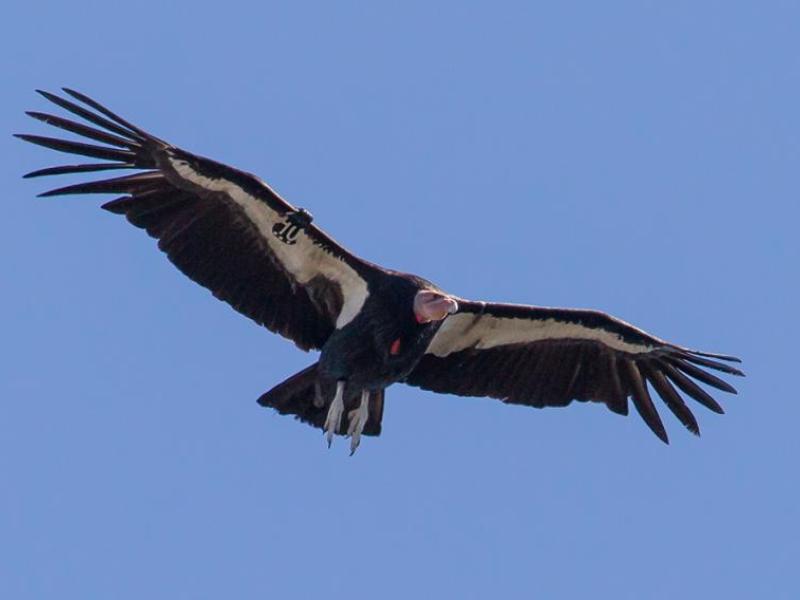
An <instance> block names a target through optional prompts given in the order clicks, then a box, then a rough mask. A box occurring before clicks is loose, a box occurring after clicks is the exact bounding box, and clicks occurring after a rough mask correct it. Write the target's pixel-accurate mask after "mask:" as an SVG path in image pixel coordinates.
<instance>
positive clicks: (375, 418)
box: [258, 363, 384, 436]
mask: <svg viewBox="0 0 800 600" xmlns="http://www.w3.org/2000/svg"><path fill="white" fill-rule="evenodd" d="M317 364H318V363H314V364H313V365H311V366H310V367H306V368H305V369H303V370H302V371H300V372H299V373H295V374H294V375H292V376H291V377H289V379H287V380H285V381H283V382H282V383H279V384H278V385H276V386H275V387H274V388H272V389H271V390H270V391H268V392H267V393H266V394H264V395H262V396H261V397H260V398H259V399H258V403H259V404H260V405H261V406H268V407H270V408H274V409H275V410H277V411H278V412H279V413H280V414H282V415H294V417H295V419H298V420H300V421H302V422H303V423H308V424H309V425H311V426H312V427H316V428H317V429H320V430H321V429H323V427H324V425H325V417H327V415H328V408H329V407H330V405H331V402H332V401H333V394H334V390H335V387H334V384H333V383H332V382H331V383H326V382H324V381H323V380H321V379H320V378H319V374H318V372H317ZM345 390H346V391H345V398H344V407H345V415H346V414H347V413H348V412H350V411H351V410H355V409H356V408H358V405H359V402H360V401H361V390H359V389H357V388H345ZM383 399H384V390H379V391H375V392H371V393H370V398H369V418H368V419H367V423H366V425H365V426H364V431H363V435H375V436H377V435H380V433H381V421H382V420H383ZM346 421H347V419H346V418H345V419H342V424H341V427H340V429H339V431H337V432H336V433H338V434H340V435H344V433H345V432H346V431H347V422H346Z"/></svg>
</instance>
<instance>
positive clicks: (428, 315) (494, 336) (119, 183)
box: [18, 89, 742, 445]
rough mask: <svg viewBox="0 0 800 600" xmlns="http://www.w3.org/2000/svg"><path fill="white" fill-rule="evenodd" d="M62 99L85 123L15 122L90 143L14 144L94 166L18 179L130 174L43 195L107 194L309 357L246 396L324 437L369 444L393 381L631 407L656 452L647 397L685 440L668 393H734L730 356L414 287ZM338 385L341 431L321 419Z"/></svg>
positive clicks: (194, 271) (254, 189)
mask: <svg viewBox="0 0 800 600" xmlns="http://www.w3.org/2000/svg"><path fill="white" fill-rule="evenodd" d="M64 91H65V92H66V94H67V95H68V96H69V97H70V98H69V99H68V98H64V97H60V96H57V95H55V94H51V93H48V92H40V94H41V95H42V96H44V97H45V98H46V99H47V100H49V101H51V102H53V103H54V104H56V105H57V106H59V107H61V108H62V109H64V110H66V111H68V112H70V113H72V114H73V115H75V116H77V117H79V118H80V119H83V120H85V121H86V122H88V123H89V124H88V125H87V124H84V123H81V122H78V121H73V120H70V119H67V118H64V117H60V116H56V115H50V114H47V113H43V112H37V111H31V112H28V113H27V114H28V115H30V116H31V117H33V118H34V119H36V120H38V121H41V122H43V123H46V124H48V125H51V126H53V127H56V128H58V129H61V130H63V131H66V132H68V133H70V134H75V135H78V136H81V137H83V138H86V139H88V140H90V141H91V142H92V143H86V142H82V141H73V140H66V139H60V138H53V137H46V136H41V135H31V134H19V135H18V137H19V138H21V139H23V140H25V141H27V142H30V143H33V144H37V145H39V146H43V147H46V148H49V149H52V150H56V151H59V152H65V153H69V154H76V155H80V156H86V157H90V158H93V159H99V160H101V161H106V162H99V163H88V164H72V165H65V166H55V167H48V168H44V169H38V170H36V171H33V172H31V173H28V174H27V175H26V176H25V177H41V176H51V175H63V174H82V173H92V172H104V171H109V170H124V169H132V170H134V171H135V172H134V173H133V174H127V175H123V176H118V177H111V178H107V179H100V180H97V181H90V182H84V183H77V184H73V185H68V186H64V187H59V188H56V189H53V190H50V191H48V192H45V193H43V194H41V195H42V196H59V195H67V194H92V193H103V194H109V193H110V194H115V195H118V196H119V197H118V198H116V199H114V200H111V201H110V202H107V203H105V204H104V205H103V208H105V209H106V210H108V211H110V212H113V213H116V214H120V215H123V216H125V217H126V218H127V220H128V221H130V222H131V223H132V224H133V225H135V226H137V227H139V228H142V229H144V230H145V231H147V233H148V234H149V235H151V236H152V237H154V238H156V239H157V240H158V246H159V248H160V249H161V250H162V251H163V252H164V253H165V254H166V255H167V257H168V258H169V259H170V261H172V262H173V264H175V265H176V266H177V267H178V268H179V269H180V270H181V271H182V272H183V273H185V274H186V275H187V276H188V277H190V278H191V279H193V280H194V281H196V282H197V283H199V284H201V285H203V286H204V287H206V288H208V289H209V290H210V291H211V292H212V293H213V294H214V295H215V296H216V297H217V298H219V299H220V300H223V301H225V302H227V303H228V304H230V305H231V306H232V307H233V308H235V309H236V310H237V311H239V312H241V313H242V314H244V315H246V316H248V317H250V318H251V319H253V320H254V321H255V322H257V323H259V324H261V325H264V326H265V327H267V328H268V329H270V330H271V331H273V332H276V333H279V334H281V335H283V336H284V337H286V338H288V339H290V340H292V341H293V342H294V343H295V344H296V345H297V346H298V347H300V348H302V349H304V350H320V351H321V354H320V359H319V361H318V362H316V363H314V364H313V365H311V366H310V367H308V368H307V369H304V370H303V371H301V372H300V373H298V374H296V375H294V376H292V377H290V378H289V379H287V380H286V381H284V382H283V383H281V384H279V385H278V386H276V387H275V388H273V389H272V390H270V391H269V392H267V393H266V394H264V395H262V396H261V398H260V399H259V402H260V403H261V404H263V405H265V406H270V407H272V408H274V409H275V410H277V411H278V412H279V413H281V414H291V415H294V416H296V417H297V418H298V419H300V420H302V421H304V422H306V423H309V424H311V425H313V426H315V427H318V428H327V429H328V431H329V433H331V434H332V433H339V434H344V433H347V432H350V433H351V434H353V435H354V436H355V437H358V435H359V434H360V433H363V434H364V435H378V434H379V433H380V431H381V426H382V423H381V419H382V416H383V407H384V397H385V396H384V390H385V388H386V387H388V386H389V385H391V384H393V383H396V382H405V383H408V384H410V385H415V386H419V387H421V388H424V389H429V390H433V391H435V392H442V393H451V394H458V395H463V396H488V397H492V398H497V399H500V400H502V401H504V402H508V403H513V404H522V405H528V406H535V407H544V406H566V405H568V404H570V403H571V402H572V401H573V400H578V401H592V402H601V403H604V404H605V405H606V406H608V408H609V409H610V410H611V411H613V412H615V413H618V414H623V415H625V414H627V413H628V399H630V400H631V401H632V402H633V405H634V407H635V408H636V410H637V412H638V413H639V414H640V416H641V417H642V419H643V420H644V421H645V423H646V424H647V425H648V426H649V427H650V429H651V430H652V431H653V432H654V433H655V434H656V435H657V436H658V437H659V438H660V439H661V440H663V441H664V442H667V433H666V430H665V428H664V425H663V423H662V421H661V418H660V416H659V414H658V411H657V409H656V405H655V403H654V400H653V397H652V396H651V391H653V392H655V394H657V395H658V397H660V398H661V399H662V400H663V402H664V403H665V404H666V405H667V407H668V408H669V410H670V411H671V412H672V413H673V414H674V415H675V416H676V417H677V418H678V420H679V421H680V422H681V423H682V424H683V425H684V426H685V427H686V428H687V429H689V430H690V431H692V432H693V433H695V434H698V433H699V427H698V424H697V420H696V419H695V417H694V415H693V414H692V412H691V410H690V409H689V407H688V406H687V405H686V403H685V402H684V400H683V398H682V396H681V394H680V393H679V392H678V390H680V391H681V392H683V393H684V394H685V395H686V396H688V397H690V398H692V399H694V400H696V401H697V402H699V403H700V404H702V405H704V406H706V407H707V408H709V409H710V410H712V411H714V412H719V413H721V412H722V408H721V407H720V405H719V404H718V403H717V402H716V400H714V399H713V398H712V397H711V395H710V394H709V393H708V392H706V391H705V390H704V389H703V388H701V387H700V386H699V385H698V383H696V381H697V382H700V383H703V384H705V385H708V386H710V387H712V388H716V389H718V390H721V391H724V392H729V393H735V390H734V388H733V387H732V386H731V385H730V384H728V383H727V382H725V381H723V380H722V379H720V378H719V377H717V376H716V375H713V374H712V373H710V372H709V370H715V371H718V372H721V373H725V374H727V375H742V372H741V371H740V370H738V369H737V368H735V367H733V366H731V365H730V364H728V363H730V362H738V359H736V358H734V357H732V356H726V355H718V354H711V353H705V352H698V351H694V350H690V349H687V348H684V347H681V346H677V345H675V344H671V343H669V342H665V341H664V340H661V339H659V338H656V337H654V336H651V335H649V334H647V333H645V332H644V331H642V330H640V329H637V328H636V327H633V326H632V325H629V324H628V323H625V322H624V321H620V320H619V319H615V318H613V317H611V316H609V315H606V314H604V313H601V312H598V311H589V310H574V309H557V308H546V307H535V306H523V305H509V304H498V303H485V302H474V301H468V300H463V299H460V298H456V297H455V296H451V295H448V294H446V293H445V292H443V291H442V290H440V289H439V288H437V287H436V286H435V285H433V284H432V283H430V282H428V281H426V280H424V279H421V278H419V277H416V276H414V275H408V274H404V273H398V272H396V271H391V270H389V269H385V268H382V267H380V266H378V265H374V264H372V263H369V262H367V261H365V260H363V259H361V258H359V257H357V256H355V255H353V254H352V253H350V252H348V251H347V250H345V249H344V248H343V247H342V246H340V245H339V244H337V243H336V242H335V241H334V240H333V239H332V238H330V237H329V236H328V235H327V234H325V233H324V232H323V231H322V230H321V229H319V228H318V227H317V226H316V225H315V224H314V222H313V217H312V216H311V214H310V213H308V212H307V211H305V210H303V209H298V208H296V207H294V206H292V205H291V204H289V203H288V202H286V201H285V200H283V199H282V198H281V197H280V196H279V195H278V194H276V193H275V192H274V191H273V190H272V189H270V188H269V187H268V186H267V185H266V184H264V183H263V182H262V181H261V180H259V179H258V178H257V177H255V176H253V175H250V174H248V173H244V172H242V171H239V170H237V169H234V168H232V167H228V166H226V165H223V164H221V163H218V162H215V161H212V160H210V159H207V158H204V157H201V156H198V155H195V154H192V153H189V152H186V151H185V150H181V149H180V148H177V147H175V146H173V145H171V144H169V143H167V142H165V141H163V140H161V139H159V138H157V137H155V136H153V135H151V134H149V133H146V132H145V131H144V130H142V129H140V128H138V127H136V126H134V125H133V124H131V123H130V122H128V121H126V120H125V119H122V118H121V117H119V116H118V115H116V114H115V113H113V112H111V111H110V110H108V109H107V108H105V107H104V106H102V105H100V104H99V103H97V102H96V101H94V100H92V99H91V98H88V97H87V96H85V95H83V94H80V93H78V92H76V91H74V90H69V89H65V90H64ZM98 143H99V144H100V145H98ZM453 313H455V314H453ZM339 384H341V388H340V385H339ZM339 389H342V390H344V391H343V393H342V396H341V402H342V405H343V409H344V411H345V413H344V414H345V415H346V416H347V420H349V421H350V425H349V427H348V424H347V423H343V424H342V423H339V422H336V423H335V424H333V425H332V424H331V414H332V413H333V412H334V405H335V404H336V402H335V401H334V397H335V396H336V391H337V390H339ZM359 410H365V411H368V417H367V416H365V415H362V416H360V417H359V416H358V413H359ZM359 418H360V419H361V422H360V425H359V426H358V427H355V429H354V425H353V423H354V421H353V420H354V419H356V420H358V419H359ZM326 422H327V424H326ZM354 431H355V433H354ZM355 445H357V441H356V443H355Z"/></svg>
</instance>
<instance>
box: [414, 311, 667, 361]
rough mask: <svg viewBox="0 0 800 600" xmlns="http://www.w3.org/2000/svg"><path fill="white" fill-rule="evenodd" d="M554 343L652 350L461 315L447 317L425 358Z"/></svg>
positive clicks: (578, 331) (573, 330) (554, 327)
mask: <svg viewBox="0 0 800 600" xmlns="http://www.w3.org/2000/svg"><path fill="white" fill-rule="evenodd" d="M558 339H578V340H596V341H598V342H601V343H603V344H605V345H606V346H608V347H609V348H613V349H614V350H619V351H621V352H628V353H630V354H641V353H644V352H649V351H651V350H652V349H653V348H654V347H653V346H650V345H645V344H635V343H632V342H627V341H625V340H623V339H622V337H621V336H620V335H618V334H616V333H612V332H610V331H606V330H604V329H599V328H592V327H586V326H584V325H579V324H577V323H565V322H563V321H557V320H555V319H545V320H539V321H536V320H531V319H514V318H501V317H495V316H492V315H486V314H484V315H480V316H478V317H477V319H476V315H472V314H469V313H462V314H455V315H453V316H450V317H447V319H446V320H445V322H444V323H443V324H442V327H441V328H440V329H439V331H438V332H437V333H436V336H434V338H433V340H432V341H431V345H430V346H429V347H428V354H433V355H435V356H439V357H444V356H447V355H448V354H452V353H454V352H459V351H461V350H466V349H468V348H476V349H478V350H484V349H487V348H494V347H496V346H504V345H510V344H524V343H528V342H538V341H543V340H558Z"/></svg>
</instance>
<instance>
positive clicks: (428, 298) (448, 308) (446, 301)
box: [414, 290, 458, 323]
mask: <svg viewBox="0 0 800 600" xmlns="http://www.w3.org/2000/svg"><path fill="white" fill-rule="evenodd" d="M457 310H458V302H456V301H455V300H454V299H453V298H451V297H450V296H447V295H446V294H442V293H440V292H434V291H433V290H421V291H419V292H417V295H416V296H414V316H416V318H417V323H430V322H432V321H441V320H442V319H444V318H445V317H446V316H447V315H452V314H453V313H454V312H456V311H457Z"/></svg>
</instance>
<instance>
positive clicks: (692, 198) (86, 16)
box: [0, 1, 800, 600]
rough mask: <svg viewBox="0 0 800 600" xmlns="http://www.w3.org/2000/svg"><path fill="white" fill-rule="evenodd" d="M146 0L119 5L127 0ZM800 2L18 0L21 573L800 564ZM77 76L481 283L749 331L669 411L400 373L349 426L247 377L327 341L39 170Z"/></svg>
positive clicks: (1, 272)
mask: <svg viewBox="0 0 800 600" xmlns="http://www.w3.org/2000/svg"><path fill="white" fill-rule="evenodd" d="M123 6H125V8H124V9H122V8H121V7H123ZM799 26H800V6H798V4H797V3H795V2H780V1H774V2H741V1H739V2H737V1H733V2H730V1H728V2H723V1H718V2H711V1H699V2H698V1H691V2H689V1H677V2H668V3H667V2H645V1H640V2H633V1H631V2H508V3H496V2H492V3H489V2H486V3H465V2H436V3H434V2H418V3H415V2H408V1H404V2H378V3H366V2H364V3H355V2H346V1H343V2H335V3H334V2H318V3H314V2H291V3H289V2H287V3H273V2H264V3H255V2H253V3H251V4H246V3H245V4H242V3H237V2H224V3H219V2H214V3H204V2H193V3H184V4H172V5H168V3H164V2H136V3H130V2H128V3H109V2H99V1H98V2H63V3H62V2H49V3H48V2H44V3H42V2H20V1H14V2H12V3H11V4H10V5H8V4H6V5H4V10H3V22H2V25H0V72H2V79H3V84H2V86H3V87H2V89H3V94H2V96H1V97H0V132H2V136H0V153H1V155H2V159H3V160H2V173H0V175H1V176H2V182H3V188H4V194H3V196H4V197H3V222H2V235H1V236H0V276H1V277H2V280H1V281H2V282H1V283H0V290H1V293H0V315H2V317H0V319H2V320H1V321H0V323H1V324H2V336H0V340H2V341H1V342H0V354H1V355H2V356H1V357H0V358H2V360H0V398H1V399H2V413H3V415H2V418H0V474H2V480H3V483H2V488H1V489H0V597H2V598H8V599H12V598H13V599H15V600H26V599H29V598H30V599H32V598H62V599H78V598H80V599H85V598H115V599H128V598H131V599H134V598H136V599H139V598H192V599H194V598H198V599H202V598H209V599H211V598H309V597H317V598H340V597H341V598H366V597H379V598H411V597H413V598H417V597H418V598H448V597H450V598H488V597H492V596H494V597H503V598H532V597H537V598H586V597H595V598H612V597H613V598H630V599H639V598H676V597H681V598H710V597H716V598H723V597H724V598H757V597H760V598H798V597H800V575H799V574H798V567H797V561H798V556H800V525H799V522H800V486H799V484H798V465H797V462H798V456H799V451H800V442H798V435H797V427H798V425H797V424H798V422H800V404H799V403H798V400H799V399H798V386H797V384H796V379H795V377H796V374H797V372H798V365H797V339H798V334H799V333H800V332H799V331H798V314H799V313H798V308H800V294H798V274H799V273H800V268H799V267H798V259H800V251H799V248H800V242H799V241H798V234H797V222H798V219H799V218H800V210H799V208H798V207H799V206H800V203H799V200H800V195H799V194H798V192H800V189H798V188H800V185H798V174H799V173H800V170H799V169H798V165H800V162H799V160H800V145H799V143H800V117H799V116H798V115H800V35H798V27H799ZM62 85H66V86H71V87H74V88H76V89H79V90H82V91H84V92H86V93H88V94H90V95H93V96H95V97H96V98H97V99H99V100H101V101H103V102H104V103H106V104H108V105H109V106H110V107H112V108H113V109H114V110H116V111H118V112H120V113H121V114H122V115H124V116H125V117H127V118H128V119H130V120H132V121H134V122H135V123H137V124H139V125H141V126H142V127H144V128H145V129H148V130H150V131H152V132H153V133H155V134H156V135H158V136H160V137H163V138H166V139H168V140H170V141H171V142H173V143H176V144H179V145H182V146H184V147H186V148H187V149H188V150H192V151H196V152H198V153H201V154H205V155H208V156H211V157H213V158H216V159H218V160H222V161H225V162H228V163H230V164H232V165H236V166H238V167H241V168H244V169H247V170H250V171H253V172H256V173H258V174H259V175H261V176H262V177H263V178H264V179H265V180H267V181H268V182H270V183H271V184H272V185H273V186H274V187H276V189H277V190H278V191H279V192H281V193H282V194H283V195H284V196H285V197H286V198H287V199H288V200H289V201H291V202H292V203H294V204H296V205H300V206H304V207H307V208H308V209H309V210H311V211H312V212H313V213H314V215H315V217H316V219H317V222H318V223H319V224H320V225H321V226H322V227H324V228H325V229H326V230H327V231H328V232H329V233H330V234H331V235H333V236H334V237H335V238H336V239H337V240H339V241H341V242H342V243H343V244H344V245H345V246H347V247H349V248H351V249H352V250H353V251H355V252H357V253H359V254H361V255H362V256H365V257H366V258H369V259H371V260H374V261H376V262H380V263H381V264H384V265H386V266H390V267H393V268H397V269H402V270H407V271H412V272H416V273H419V274H420V275H423V276H425V277H427V278H429V279H431V280H433V281H435V282H437V283H438V284H439V285H441V286H443V287H444V288H445V289H447V290H450V291H452V292H453V293H455V294H458V295H462V296H465V297H470V298H476V299H493V300H503V301H511V302H529V303H535V304H544V305H556V306H574V307H590V308H599V309H602V310H605V311H608V312H610V313H612V314H614V315H617V316H619V317H621V318H624V319H626V320H628V321H631V322H633V323H635V324H637V325H639V326H641V327H643V328H645V329H647V330H649V331H650V332H652V333H654V334H655V335H658V336H662V337H666V338H668V339H670V340H672V341H675V342H677V343H681V344H685V345H689V346H692V347H698V348H701V349H707V350H711V351H719V352H726V353H732V354H737V355H739V356H741V357H742V358H743V359H744V369H745V371H746V372H747V374H748V377H747V378H746V379H743V380H742V379H739V380H736V381H734V382H733V383H735V384H736V385H737V386H738V387H739V390H740V393H739V395H738V396H727V395H724V394H720V396H719V398H720V400H721V401H722V402H723V404H724V406H725V408H726V410H727V414H726V415H724V416H718V415H715V414H712V413H710V412H709V411H707V410H705V409H704V408H702V407H700V406H699V405H694V406H696V407H697V410H696V411H695V412H696V414H697V416H698V418H699V420H700V426H701V429H702V432H703V436H702V438H699V439H698V438H695V437H694V436H692V435H691V434H689V433H688V432H687V431H685V430H683V428H682V427H681V425H680V424H679V423H678V422H677V421H676V420H675V419H674V418H673V417H672V415H670V414H669V413H668V411H666V410H665V409H664V408H663V405H662V409H661V412H662V416H663V417H664V420H665V423H666V424H667V427H668V430H669V433H670V437H671V440H672V444H671V445H670V446H665V445H663V444H661V443H660V442H659V441H658V440H657V439H656V438H655V436H653V435H652V433H650V431H649V430H648V429H647V427H646V426H645V425H644V424H643V423H642V422H641V420H640V419H639V418H638V416H635V415H634V416H631V417H628V418H623V417H619V416H617V415H614V414H612V413H610V412H609V411H607V410H606V409H605V408H604V407H601V406H587V405H582V404H581V405H572V406H570V407H569V408H566V409H546V410H536V409H531V408H523V407H516V406H515V407H511V406H505V405H503V404H501V403H500V402H497V401H492V400H485V399H466V398H458V397H454V396H437V395H434V394H431V393H426V392H422V391H420V390H417V389H413V388H408V387H404V386H399V385H398V386H395V387H393V388H392V389H390V391H389V393H388V403H387V408H386V414H385V420H384V433H383V435H382V436H381V437H380V438H378V439H374V438H369V439H367V440H366V441H365V442H364V443H363V444H362V446H361V448H360V449H359V451H358V453H357V454H356V456H355V457H353V458H349V457H348V455H347V454H348V453H347V444H346V442H344V441H341V440H339V441H337V443H335V445H334V447H333V448H332V449H331V450H328V449H326V447H325V444H324V442H323V437H322V435H320V433H319V432H318V431H316V430H313V429H310V428H308V427H306V426H304V425H300V424H298V423H296V422H294V421H293V420H291V419H290V418H287V417H280V416H278V415H276V414H273V413H272V412H271V411H269V410H266V409H263V408H261V407H259V406H258V405H257V404H256V402H255V400H256V398H257V397H258V396H259V395H260V394H261V393H262V392H264V391H266V390H267V389H269V388H270V387H271V386H273V385H274V384H276V383H277V382H279V381H281V380H282V379H284V378H285V377H286V376H288V375H290V374H292V373H294V372H295V371H297V370H299V369H300V368H302V367H304V366H306V365H307V364H309V363H310V362H311V361H312V360H313V357H312V356H307V355H304V354H303V353H302V352H300V351H299V350H297V349H296V348H294V347H293V345H292V344H290V343H289V342H287V341H285V340H283V339H282V338H279V337H277V336H275V335H273V334H270V333H269V332H267V331H266V330H264V329H262V328H259V327H258V326H256V325H254V324H253V323H251V322H250V321H248V320H247V319H246V318H245V317H243V316H241V315H239V314H237V313H235V312H234V311H233V310H232V309H231V308H229V307H228V306H227V305H225V304H222V303H220V302H218V301H217V300H215V299H214V298H213V297H212V296H211V295H210V294H209V293H208V292H207V291H205V290H204V289H202V288H200V287H198V286H197V285H195V284H193V283H192V282H191V281H189V280H188V279H186V278H185V277H183V276H182V275H181V274H180V273H179V272H178V271H177V270H175V269H174V268H173V267H172V266H171V265H170V264H169V263H168V262H167V261H166V260H165V258H164V257H163V256H162V255H161V254H160V253H159V252H158V251H157V249H156V248H155V244H154V242H153V241H152V240H151V239H149V238H148V237H147V236H146V235H145V234H144V233H143V232H141V231H139V230H136V229H134V228H133V227H130V226H129V225H128V224H127V223H125V221H124V220H123V219H121V218H119V217H117V216H114V215H111V214H108V213H105V212H104V211H101V210H99V209H98V206H99V204H100V203H101V201H102V199H100V198H90V197H69V198H65V199H36V198H34V196H35V194H36V193H37V192H40V191H43V190H44V189H47V185H48V184H50V183H52V184H58V183H60V182H63V184H66V183H67V182H68V181H75V179H68V178H62V179H61V180H60V181H48V182H45V181H23V180H22V179H21V178H20V175H21V174H22V173H25V172H27V171H30V170H33V169H35V168H40V167H44V166H49V165H53V164H59V162H60V159H61V158H62V157H61V156H56V155H55V154H54V153H52V152H50V151H46V150H44V149H40V148H36V147H33V146H27V145H24V144H22V143H21V142H19V141H17V140H15V139H12V138H11V135H10V134H11V133H12V132H20V131H23V132H33V133H44V132H45V129H46V128H45V127H44V126H41V125H39V124H36V123H35V122H33V121H31V120H30V119H28V118H27V117H25V116H24V114H23V111H24V110H42V109H47V110H50V109H51V108H52V107H51V106H49V105H48V103H46V102H45V101H44V100H43V99H41V98H39V97H38V96H37V95H35V94H34V93H33V89H34V88H44V89H49V90H53V91H55V90H57V89H58V87H59V86H62Z"/></svg>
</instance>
